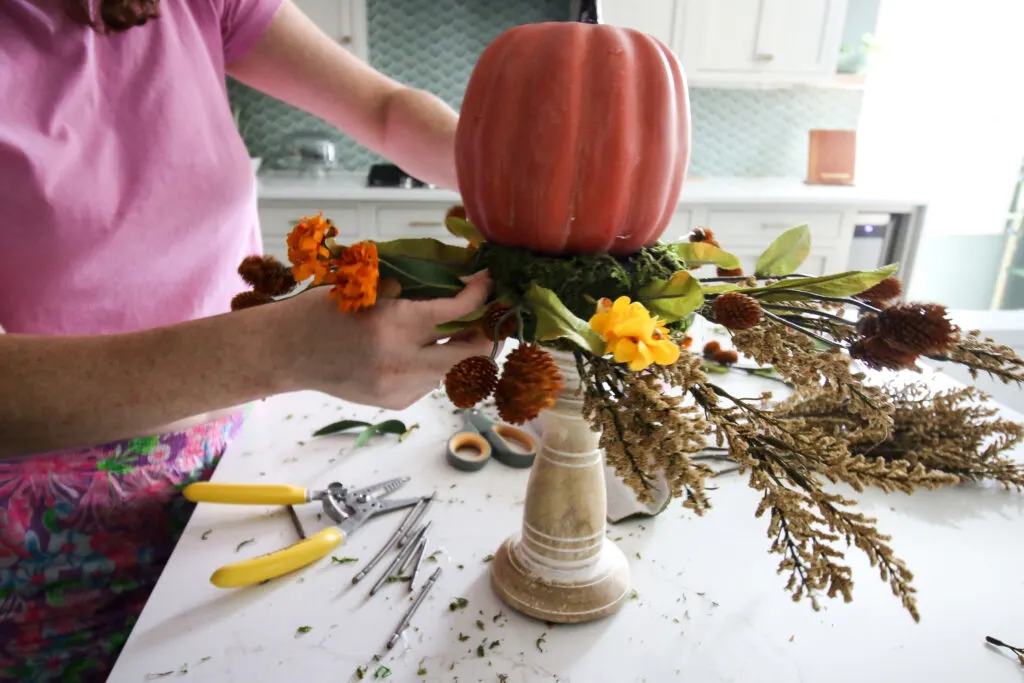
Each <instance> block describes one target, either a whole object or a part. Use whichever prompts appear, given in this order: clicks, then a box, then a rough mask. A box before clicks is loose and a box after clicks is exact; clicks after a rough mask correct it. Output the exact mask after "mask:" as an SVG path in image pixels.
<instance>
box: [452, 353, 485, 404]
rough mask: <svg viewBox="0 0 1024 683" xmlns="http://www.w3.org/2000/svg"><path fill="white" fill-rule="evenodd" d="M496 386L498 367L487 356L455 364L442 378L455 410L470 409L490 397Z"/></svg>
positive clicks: (473, 357) (474, 357)
mask: <svg viewBox="0 0 1024 683" xmlns="http://www.w3.org/2000/svg"><path fill="white" fill-rule="evenodd" d="M497 384H498V366H497V364H495V362H494V361H493V360H492V359H490V358H488V357H487V356H472V357H471V358H466V359H465V360H463V361H460V362H459V363H456V364H455V365H454V366H452V368H451V369H450V370H449V371H448V372H447V374H445V376H444V388H445V392H446V393H447V394H448V399H449V400H450V401H451V402H452V403H453V404H454V405H455V407H457V408H472V407H473V406H475V405H476V404H477V403H479V402H480V401H483V400H484V399H485V398H487V397H488V396H490V395H491V392H492V391H494V387H495V386H496V385H497Z"/></svg>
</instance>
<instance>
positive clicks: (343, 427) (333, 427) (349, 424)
mask: <svg viewBox="0 0 1024 683" xmlns="http://www.w3.org/2000/svg"><path fill="white" fill-rule="evenodd" d="M369 426H370V423H369V422H362V421H361V420H340V421H338V422H332V423H331V424H329V425H327V426H326V427H321V428H320V429H318V430H316V431H315V432H313V436H326V435H328V434H337V433H339V432H345V431H348V430H349V429H354V428H356V427H369Z"/></svg>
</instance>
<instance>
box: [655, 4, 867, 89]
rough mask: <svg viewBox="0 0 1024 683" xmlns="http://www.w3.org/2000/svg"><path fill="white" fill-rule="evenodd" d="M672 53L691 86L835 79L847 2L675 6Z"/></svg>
mask: <svg viewBox="0 0 1024 683" xmlns="http://www.w3.org/2000/svg"><path fill="white" fill-rule="evenodd" d="M676 1H677V8H676V10H677V11H676V25H675V43H674V45H675V49H676V52H677V54H678V55H679V57H680V59H681V60H682V62H683V65H684V67H685V68H686V72H687V75H688V76H689V77H690V79H691V82H693V83H698V82H700V81H717V82H722V83H723V84H727V83H730V82H737V83H740V82H747V83H750V82H770V81H794V82H801V81H811V82H813V81H815V80H825V79H828V78H830V77H832V76H834V75H835V73H836V64H837V62H838V59H839V48H840V43H841V41H842V33H843V22H844V21H845V18H846V2H847V0H676Z"/></svg>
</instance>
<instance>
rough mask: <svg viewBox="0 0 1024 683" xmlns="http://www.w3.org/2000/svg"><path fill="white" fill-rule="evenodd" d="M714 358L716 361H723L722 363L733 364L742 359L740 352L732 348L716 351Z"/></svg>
mask: <svg viewBox="0 0 1024 683" xmlns="http://www.w3.org/2000/svg"><path fill="white" fill-rule="evenodd" d="M713 358H714V359H715V362H716V363H721V364H722V365H732V364H733V363H735V362H737V361H738V360H739V359H740V354H738V353H737V352H736V351H733V350H732V349H721V350H719V351H716V352H715V355H714V356H713Z"/></svg>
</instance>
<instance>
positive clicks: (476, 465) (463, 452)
mask: <svg viewBox="0 0 1024 683" xmlns="http://www.w3.org/2000/svg"><path fill="white" fill-rule="evenodd" d="M490 458H491V445H490V444H489V443H487V441H486V440H485V439H484V437H482V436H480V435H479V434H476V433H473V432H460V433H458V434H456V435H455V436H453V437H452V438H451V439H449V440H448V452H447V453H446V454H445V459H446V460H447V461H448V464H449V465H451V466H452V467H454V468H455V469H457V470H462V471H463V472H477V471H479V470H482V469H483V468H484V465H486V464H487V461H488V460H490Z"/></svg>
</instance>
